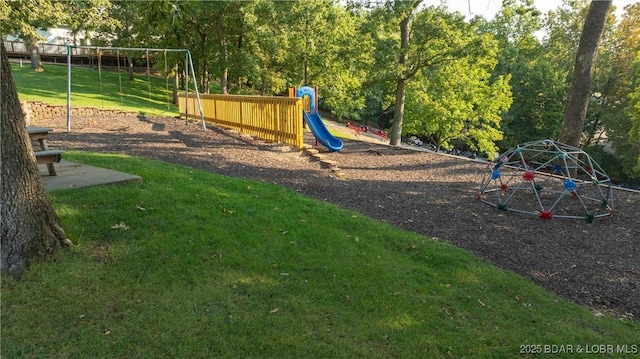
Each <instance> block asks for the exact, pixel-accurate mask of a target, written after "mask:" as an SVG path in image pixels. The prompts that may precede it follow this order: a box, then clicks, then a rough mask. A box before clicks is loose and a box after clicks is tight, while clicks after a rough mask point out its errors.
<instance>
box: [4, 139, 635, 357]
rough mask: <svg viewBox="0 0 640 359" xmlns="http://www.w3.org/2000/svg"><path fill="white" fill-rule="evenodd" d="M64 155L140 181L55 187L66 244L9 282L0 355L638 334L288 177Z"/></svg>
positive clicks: (426, 348) (343, 353)
mask: <svg viewBox="0 0 640 359" xmlns="http://www.w3.org/2000/svg"><path fill="white" fill-rule="evenodd" d="M65 158H66V159H68V160H71V161H78V162H84V163H89V164H92V165H97V166H101V167H106V168H111V169H115V170H119V171H125V172H129V173H134V174H137V175H140V176H142V178H143V179H144V180H143V181H142V182H141V183H136V184H128V185H123V186H99V187H92V188H84V189H72V190H62V191H55V192H52V193H50V198H51V200H52V203H53V205H54V207H55V210H56V212H57V213H58V215H59V217H60V219H61V221H62V223H63V226H64V228H65V229H66V230H67V232H68V236H69V238H71V239H72V240H73V241H74V242H75V243H76V246H75V247H73V248H71V249H65V250H63V251H62V252H61V253H60V254H59V255H57V256H56V257H55V258H53V259H51V260H47V261H41V262H37V263H35V264H33V265H32V267H31V268H30V270H29V271H28V272H26V274H25V275H24V277H23V279H22V280H21V281H19V282H18V281H15V280H13V279H11V278H9V277H3V278H2V323H1V326H2V327H1V329H2V353H1V354H2V357H3V358H22V357H25V358H218V357H222V358H257V357H260V358H293V357H295V358H447V357H452V358H462V357H467V358H477V357H496V358H513V357H519V356H522V357H540V355H521V350H522V349H530V348H531V347H526V348H523V346H525V345H534V347H533V349H534V351H535V350H541V351H543V352H544V350H545V349H548V350H553V348H556V350H559V348H560V347H551V346H552V345H558V346H560V345H563V346H565V347H564V348H565V350H566V349H567V348H568V347H566V346H568V345H570V346H571V351H572V353H569V354H560V355H546V356H544V355H543V356H541V357H567V358H580V357H597V356H594V355H593V354H591V355H588V354H585V352H584V351H583V352H582V354H578V350H580V349H579V348H582V349H583V350H584V346H585V345H601V344H604V345H612V346H614V347H615V346H617V345H628V348H629V349H630V350H631V349H633V347H631V346H632V345H636V346H637V345H638V344H640V334H639V333H640V325H639V324H638V322H637V321H632V320H618V319H614V318H611V317H607V316H604V317H597V316H595V315H594V313H593V312H592V311H590V310H589V309H587V308H584V307H581V306H578V305H575V304H573V303H571V302H569V301H567V300H564V299H562V298H559V297H558V296H556V295H553V294H551V293H549V292H548V291H545V290H543V289H541V288H540V287H539V286H537V285H535V284H534V283H533V282H532V281H531V280H530V279H528V278H524V277H522V276H519V275H517V274H514V273H512V272H509V271H504V270H500V269H497V268H495V267H493V266H491V265H489V264H487V263H485V262H483V261H482V260H480V259H478V258H477V257H475V256H473V255H472V254H470V253H468V252H466V251H464V250H462V249H459V248H456V247H454V246H452V245H449V244H447V243H444V242H440V241H435V240H433V239H430V238H426V237H423V236H420V235H417V234H415V233H409V232H405V231H401V230H398V229H395V228H393V227H391V226H390V225H388V224H386V223H384V222H379V221H374V220H371V219H369V218H367V217H365V216H363V215H361V214H359V213H357V212H353V211H348V210H345V209H341V208H338V207H336V206H333V205H331V204H327V203H325V202H320V201H316V200H313V199H309V198H305V197H302V196H300V195H298V194H297V193H295V192H294V191H292V190H289V189H287V188H284V187H281V186H277V185H273V184H269V183H263V182H256V181H250V180H243V179H234V178H228V177H223V176H219V175H215V174H211V173H207V172H203V171H199V170H194V169H190V168H186V167H181V166H178V165H172V164H167V163H163V162H157V161H150V160H146V159H142V158H135V157H126V156H117V155H104V154H94V153H83V152H74V151H70V152H67V153H65ZM535 345H540V347H535ZM545 345H547V346H548V347H545ZM636 348H637V347H636ZM615 349H616V350H617V347H615ZM592 350H593V349H592ZM627 356H628V357H633V355H627ZM608 357H625V356H624V355H610V356H608Z"/></svg>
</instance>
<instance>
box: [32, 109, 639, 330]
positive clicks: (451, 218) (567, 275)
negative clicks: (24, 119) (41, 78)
mask: <svg viewBox="0 0 640 359" xmlns="http://www.w3.org/2000/svg"><path fill="white" fill-rule="evenodd" d="M38 125H41V126H48V127H52V128H54V129H55V132H54V134H52V135H51V141H50V143H51V144H52V145H54V146H56V147H59V148H65V149H66V150H74V149H77V150H85V151H96V152H102V153H126V154H130V155H136V156H144V157H147V158H152V159H158V160H162V161H167V162H172V163H179V164H183V165H186V166H190V167H194V168H199V169H203V170H207V171H211V172H215V173H219V174H223V175H228V176H233V177H238V178H249V179H256V180H260V181H268V182H273V183H277V184H281V185H284V186H287V187H290V188H292V189H294V190H296V191H297V192H299V193H301V194H304V195H306V196H309V197H313V198H317V199H320V200H323V201H327V202H331V203H334V204H336V205H339V206H341V207H345V208H349V209H353V210H357V211H359V212H361V213H363V214H365V215H367V216H370V217H372V218H375V219H379V220H384V221H387V222H388V223H390V224H392V225H394V226H397V227H400V228H403V229H406V230H410V231H414V232H418V233H421V234H424V235H427V236H432V237H436V238H439V239H440V240H443V241H448V242H451V243H452V244H454V245H456V246H459V247H462V248H465V249H467V250H469V251H471V252H473V253H475V254H477V255H478V256H480V257H481V258H483V259H485V260H486V261H488V262H490V263H493V264H494V265H496V266H498V267H502V268H506V269H509V270H513V271H516V272H518V273H520V274H522V275H525V276H527V277H530V278H531V279H532V280H533V281H535V282H536V283H538V284H539V285H541V286H543V287H545V288H547V289H549V290H551V291H553V292H555V293H557V294H559V295H561V296H563V297H565V298H568V299H571V300H573V301H575V302H577V303H580V304H583V305H586V306H589V307H592V308H594V311H596V312H601V313H610V314H612V315H615V316H621V317H622V316H626V317H629V316H634V317H635V318H639V317H640V297H638V295H637V293H638V291H640V263H638V260H637V258H638V255H639V253H638V242H637V238H640V226H638V224H637V216H638V213H637V210H638V208H640V194H638V193H635V192H629V191H622V190H615V199H616V203H615V204H616V205H615V215H614V216H611V217H609V216H607V217H603V218H600V219H598V220H597V221H594V222H593V223H588V222H586V221H584V220H573V219H555V218H554V219H553V220H548V221H547V220H541V219H540V218H538V217H537V216H528V215H524V214H520V213H512V212H507V211H502V210H499V209H497V208H494V207H492V206H487V205H486V204H484V203H482V202H480V201H478V200H477V198H476V197H477V192H478V183H479V182H480V181H481V180H482V178H483V176H484V175H485V173H486V171H487V169H488V167H487V164H486V163H484V164H483V163H479V162H475V161H471V160H465V159H461V158H455V157H452V156H446V155H440V154H436V153H428V152H422V151H413V150H410V149H402V148H396V147H389V146H386V145H384V144H380V143H375V142H372V141H369V142H367V141H357V140H350V139H343V140H342V141H343V142H344V146H343V147H342V148H341V149H340V151H333V152H331V151H329V150H328V149H326V148H324V147H323V146H321V145H320V146H318V147H317V148H318V150H319V151H320V152H321V153H322V154H323V155H325V156H326V157H327V158H329V159H332V160H336V161H338V162H339V163H340V167H341V169H342V170H343V171H344V173H345V175H346V176H345V178H344V179H339V178H336V176H335V175H334V174H333V173H332V172H331V171H329V170H327V169H325V168H322V167H321V166H320V165H319V164H318V162H314V161H312V160H311V159H310V158H309V157H308V156H306V155H305V154H304V153H303V152H299V151H296V150H294V149H292V148H291V147H290V146H283V145H278V144H272V143H268V142H265V141H261V140H258V139H255V138H253V137H250V136H246V135H241V134H239V133H237V132H233V131H229V130H225V129H222V128H218V127H215V126H214V127H212V128H211V129H210V130H207V131H203V130H202V127H201V126H200V125H199V124H198V123H196V122H191V123H186V122H185V121H184V120H176V119H175V118H166V117H151V116H148V117H139V118H138V119H137V120H131V119H119V118H107V119H98V120H96V119H81V118H79V119H77V120H74V131H73V132H72V133H66V132H65V129H66V123H65V122H64V121H51V122H50V123H44V122H43V123H38ZM337 128H338V127H333V126H332V127H331V130H332V132H334V131H335V130H336V129H337ZM342 128H344V131H352V130H351V129H349V128H347V127H346V126H343V127H342ZM304 137H305V139H304V142H305V144H307V145H311V146H313V145H314V142H315V137H314V136H313V134H312V133H311V132H305V134H304Z"/></svg>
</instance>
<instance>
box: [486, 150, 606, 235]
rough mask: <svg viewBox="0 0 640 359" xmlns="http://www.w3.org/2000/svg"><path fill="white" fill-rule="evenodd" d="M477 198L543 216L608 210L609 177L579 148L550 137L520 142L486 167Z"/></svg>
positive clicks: (589, 217)
mask: <svg viewBox="0 0 640 359" xmlns="http://www.w3.org/2000/svg"><path fill="white" fill-rule="evenodd" d="M488 169H489V171H488V172H487V173H486V174H485V175H484V177H483V179H482V183H481V184H480V191H479V192H478V196H477V198H478V200H480V201H482V202H483V203H486V204H489V205H491V206H494V207H496V208H498V209H500V210H503V211H513V212H519V213H525V214H532V215H537V216H538V217H540V218H542V219H551V218H570V219H583V220H585V221H586V222H588V223H591V222H593V220H594V219H596V218H599V217H605V216H612V215H613V188H612V183H611V179H610V178H609V176H607V174H606V173H605V172H604V171H603V170H602V168H601V167H600V166H599V165H598V164H597V163H596V162H595V161H594V160H593V159H591V157H590V156H589V155H588V154H587V153H586V152H584V151H582V150H580V149H579V148H576V147H573V146H569V145H566V144H563V143H559V142H554V141H553V140H540V141H532V142H527V143H523V144H520V145H518V146H516V147H515V148H512V149H510V150H508V151H507V152H505V153H504V154H502V155H501V156H499V157H498V158H497V159H496V160H495V161H494V162H493V163H491V164H490V165H489V167H488Z"/></svg>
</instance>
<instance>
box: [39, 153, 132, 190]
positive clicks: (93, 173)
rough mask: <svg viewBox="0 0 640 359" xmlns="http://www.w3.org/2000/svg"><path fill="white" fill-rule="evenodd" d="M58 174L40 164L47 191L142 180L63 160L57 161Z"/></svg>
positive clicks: (126, 174)
mask: <svg viewBox="0 0 640 359" xmlns="http://www.w3.org/2000/svg"><path fill="white" fill-rule="evenodd" d="M55 166H56V172H57V173H58V175H57V176H49V172H48V171H47V165H38V169H39V170H40V176H41V178H42V183H43V184H44V189H45V191H52V190H56V189H68V188H81V187H89V186H97V185H103V184H120V183H127V182H137V181H141V180H142V177H140V176H136V175H132V174H129V173H123V172H118V171H113V170H109V169H106V168H100V167H95V166H89V165H85V164H83V163H76V162H69V161H65V160H62V161H60V163H56V164H55Z"/></svg>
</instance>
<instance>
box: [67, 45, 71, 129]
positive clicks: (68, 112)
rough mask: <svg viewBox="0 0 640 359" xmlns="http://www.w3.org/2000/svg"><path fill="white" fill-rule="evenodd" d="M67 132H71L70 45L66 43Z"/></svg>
mask: <svg viewBox="0 0 640 359" xmlns="http://www.w3.org/2000/svg"><path fill="white" fill-rule="evenodd" d="M67 132H71V45H67Z"/></svg>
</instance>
